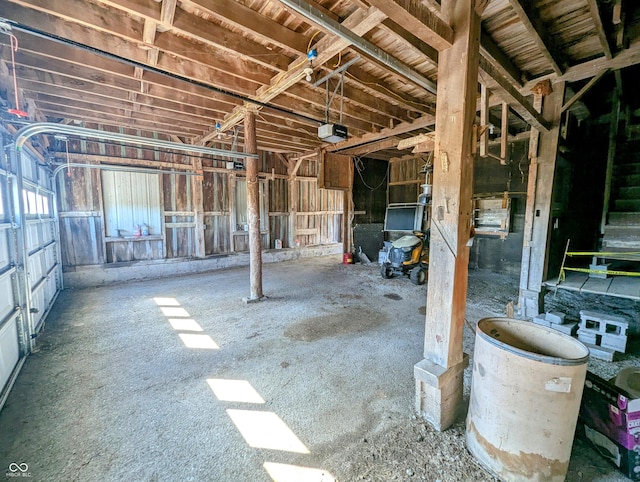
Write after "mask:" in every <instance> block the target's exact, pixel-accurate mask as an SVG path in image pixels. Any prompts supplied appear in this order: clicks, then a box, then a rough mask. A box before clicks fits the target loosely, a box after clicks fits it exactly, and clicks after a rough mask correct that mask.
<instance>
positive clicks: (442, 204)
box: [414, 0, 486, 430]
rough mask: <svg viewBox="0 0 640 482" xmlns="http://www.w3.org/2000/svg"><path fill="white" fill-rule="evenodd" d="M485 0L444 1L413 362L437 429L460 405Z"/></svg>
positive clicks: (422, 403) (423, 404)
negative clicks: (449, 36)
mask: <svg viewBox="0 0 640 482" xmlns="http://www.w3.org/2000/svg"><path fill="white" fill-rule="evenodd" d="M482 4H486V2H482V1H475V0H457V1H453V0H449V1H445V2H443V3H442V8H443V10H444V11H445V12H448V13H449V15H448V17H449V18H450V19H451V27H452V28H453V31H454V32H455V34H454V42H453V46H452V47H451V48H449V49H447V50H443V51H441V52H440V58H439V62H438V97H437V110H436V141H435V153H434V154H435V155H434V171H433V187H434V189H433V200H432V206H433V207H432V209H433V211H432V221H431V245H430V255H429V287H428V290H427V313H426V322H425V339H424V360H422V361H421V362H419V363H417V364H416V365H415V367H414V376H415V379H416V409H417V411H418V413H419V414H420V415H421V416H422V417H424V418H425V419H426V420H427V421H429V422H430V423H431V424H432V425H433V426H434V427H435V428H436V429H437V430H445V429H447V428H448V427H449V426H450V425H451V424H452V423H453V422H454V421H455V419H456V417H457V416H458V414H459V412H460V409H461V408H462V388H463V372H464V368H465V367H466V366H467V364H468V357H467V356H466V355H465V354H464V353H463V351H462V335H463V330H464V317H465V308H466V298H467V271H468V264H469V247H468V242H469V240H470V236H471V220H472V211H473V206H472V195H473V164H474V156H473V155H472V145H473V144H474V143H475V142H477V139H475V138H473V135H472V134H473V123H474V119H475V113H476V112H475V111H476V102H475V100H476V96H477V86H478V60H479V45H480V12H478V11H477V9H478V7H479V6H480V5H482Z"/></svg>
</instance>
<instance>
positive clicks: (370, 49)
mask: <svg viewBox="0 0 640 482" xmlns="http://www.w3.org/2000/svg"><path fill="white" fill-rule="evenodd" d="M280 2H281V3H283V4H284V5H286V6H287V7H289V8H291V9H292V10H293V11H295V12H297V13H299V14H300V15H302V16H303V17H304V18H306V19H307V20H310V21H312V22H313V23H315V24H316V25H319V26H320V27H322V28H323V29H326V30H328V31H329V32H331V33H332V34H334V35H337V36H338V37H340V38H342V39H344V40H346V41H347V42H349V43H350V44H352V45H353V46H354V47H355V48H357V49H359V50H361V51H362V52H364V53H366V54H367V55H369V56H371V57H373V58H374V59H376V60H377V61H378V62H380V63H382V65H386V66H387V67H389V68H390V69H391V70H393V71H394V72H396V73H397V74H400V75H402V76H403V77H404V78H406V79H409V80H410V81H412V82H414V83H415V84H417V85H419V86H420V87H423V88H425V89H427V90H428V91H429V92H431V93H432V94H436V93H437V87H436V84H435V83H434V82H432V81H431V80H429V79H427V78H426V77H424V76H423V75H421V74H420V73H418V72H416V71H415V70H413V69H412V68H411V67H409V66H408V65H406V64H404V63H402V62H401V61H399V60H398V59H396V58H395V57H392V56H391V55H389V54H388V53H387V52H385V51H384V50H382V49H380V48H378V47H376V46H375V45H374V44H373V43H371V42H369V41H368V40H365V39H363V38H362V37H360V36H358V35H356V34H354V33H353V32H352V31H351V30H349V29H347V28H345V27H343V26H342V25H341V24H340V23H339V22H336V21H335V20H333V19H332V18H330V17H328V16H327V15H326V14H324V13H323V12H321V11H320V10H319V9H317V8H315V7H314V6H313V5H311V4H310V3H308V2H307V1H306V0H280Z"/></svg>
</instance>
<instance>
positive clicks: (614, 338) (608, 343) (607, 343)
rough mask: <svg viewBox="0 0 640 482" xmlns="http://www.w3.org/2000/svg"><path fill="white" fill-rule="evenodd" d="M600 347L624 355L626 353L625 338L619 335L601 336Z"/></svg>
mask: <svg viewBox="0 0 640 482" xmlns="http://www.w3.org/2000/svg"><path fill="white" fill-rule="evenodd" d="M600 346H602V347H604V348H609V349H611V350H615V351H619V352H620V353H625V352H626V351H627V337H626V336H621V335H606V334H605V335H602V340H601V341H600Z"/></svg>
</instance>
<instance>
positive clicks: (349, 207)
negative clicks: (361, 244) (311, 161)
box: [342, 159, 354, 253]
mask: <svg viewBox="0 0 640 482" xmlns="http://www.w3.org/2000/svg"><path fill="white" fill-rule="evenodd" d="M349 164H350V168H349V189H347V190H346V191H344V196H343V206H344V207H343V216H342V231H343V235H342V252H343V253H348V252H350V251H351V245H352V244H353V239H352V233H351V219H352V218H353V171H354V167H353V159H351V160H350V161H349Z"/></svg>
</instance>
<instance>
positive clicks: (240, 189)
mask: <svg viewBox="0 0 640 482" xmlns="http://www.w3.org/2000/svg"><path fill="white" fill-rule="evenodd" d="M266 191H267V189H266V181H260V195H259V200H260V201H259V202H260V231H267V229H268V228H267V226H268V222H269V220H268V219H267V207H266V206H267V199H266ZM235 195H236V224H237V226H236V229H237V230H238V231H246V230H248V225H247V223H248V216H247V209H248V208H247V181H246V179H238V180H237V181H236V192H235Z"/></svg>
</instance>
